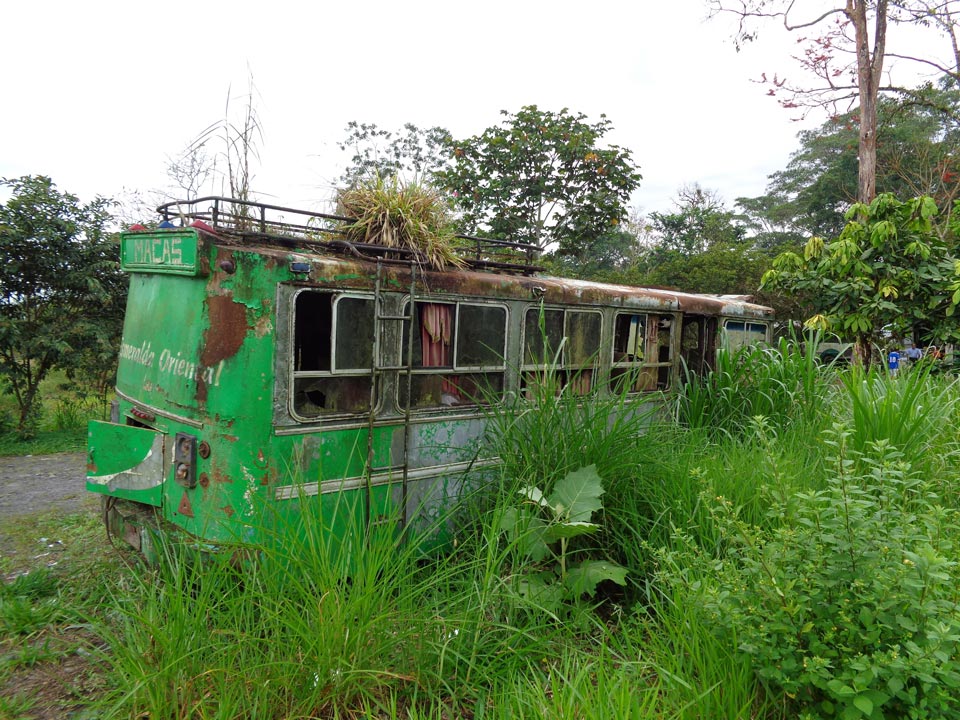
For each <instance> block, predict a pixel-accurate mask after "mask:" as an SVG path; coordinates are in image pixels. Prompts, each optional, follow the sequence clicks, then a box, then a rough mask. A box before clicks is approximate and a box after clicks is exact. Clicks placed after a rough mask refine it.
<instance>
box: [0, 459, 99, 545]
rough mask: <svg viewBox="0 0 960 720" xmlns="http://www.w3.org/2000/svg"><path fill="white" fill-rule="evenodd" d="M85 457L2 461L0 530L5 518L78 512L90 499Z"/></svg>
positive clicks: (0, 462)
mask: <svg viewBox="0 0 960 720" xmlns="http://www.w3.org/2000/svg"><path fill="white" fill-rule="evenodd" d="M85 463H86V455H85V453H82V452H79V453H57V454H54V455H26V456H23V457H0V527H2V522H3V519H4V518H13V517H19V516H23V515H33V514H34V513H38V512H44V511H46V510H61V511H64V512H70V511H75V510H76V509H77V506H78V503H81V502H83V501H84V500H86V499H88V498H87V495H88V493H87V491H86V488H85V485H84V483H85V473H86V468H85Z"/></svg>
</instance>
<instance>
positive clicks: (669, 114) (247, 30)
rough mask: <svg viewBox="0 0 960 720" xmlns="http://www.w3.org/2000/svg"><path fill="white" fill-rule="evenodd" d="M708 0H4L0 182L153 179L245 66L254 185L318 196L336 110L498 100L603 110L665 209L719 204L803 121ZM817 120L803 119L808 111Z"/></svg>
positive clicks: (287, 196)
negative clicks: (697, 202) (255, 140)
mask: <svg viewBox="0 0 960 720" xmlns="http://www.w3.org/2000/svg"><path fill="white" fill-rule="evenodd" d="M705 15H706V5H705V3H704V2H703V0H669V1H667V0H660V1H654V0H632V1H628V0H621V1H618V2H614V1H612V0H592V1H591V2H568V1H567V0H553V1H550V2H540V1H538V0H482V1H480V2H471V3H466V2H457V1H456V0H446V1H436V2H435V1H433V0H407V1H406V2H379V1H376V0H352V2H350V1H348V2H324V1H323V0H321V1H320V2H312V3H309V2H291V1H289V0H273V2H248V1H247V0H234V1H232V2H227V1H223V2H221V1H217V2H211V1H210V0H191V1H186V2H185V1H183V0H166V1H164V2H156V3H146V2H142V1H138V0H125V2H112V1H109V0H86V1H85V2H77V1H76V0H69V1H64V0H47V2H31V1H29V0H8V1H7V2H6V3H4V8H3V12H2V14H0V68H2V74H0V77H2V81H0V88H2V91H0V98H2V103H3V105H2V108H0V177H6V178H11V177H16V176H20V175H25V174H31V175H35V174H45V175H49V176H51V177H52V179H53V180H54V182H56V183H57V185H58V186H59V187H60V189H61V190H64V191H69V192H73V193H75V194H77V195H79V196H80V197H81V198H82V199H84V200H87V199H92V197H93V196H94V195H95V194H101V195H105V196H113V197H116V196H118V195H119V194H120V193H121V192H122V190H123V189H124V188H127V189H137V190H141V191H149V190H153V189H159V188H162V187H165V186H167V185H168V184H169V183H168V180H167V178H166V176H165V168H166V164H167V158H168V156H174V155H176V154H178V153H179V152H180V151H181V150H182V149H183V148H184V146H185V145H186V144H187V143H188V142H189V141H190V140H192V139H193V138H195V137H196V136H197V135H198V134H199V133H200V132H201V131H202V130H203V129H204V128H206V127H208V126H209V125H210V124H212V123H214V122H216V121H218V120H220V119H221V118H222V117H223V114H224V108H225V103H226V99H227V95H228V88H230V87H231V86H232V93H233V95H234V96H235V99H234V100H233V107H234V109H237V110H239V109H240V106H242V104H243V102H244V100H243V98H242V95H243V94H244V93H245V92H246V89H247V77H248V73H252V75H253V79H254V83H255V86H256V89H257V90H258V92H259V96H260V97H259V99H258V101H257V108H258V111H259V113H260V116H261V121H262V124H263V129H264V139H263V143H262V146H261V161H260V164H259V166H258V167H257V168H256V173H255V178H254V183H253V186H254V189H255V190H257V191H259V192H260V193H261V196H260V197H261V199H264V200H267V198H269V201H271V202H276V203H279V204H283V205H289V206H299V207H304V208H318V207H319V206H320V204H321V203H322V202H323V201H325V200H327V199H328V198H329V197H330V195H331V188H332V184H333V181H334V180H335V179H336V177H337V176H338V175H339V174H340V172H341V171H342V166H343V163H344V162H345V160H346V159H347V158H346V155H345V154H343V153H341V152H340V151H339V150H338V149H337V146H336V143H337V141H338V140H342V139H344V137H345V132H344V127H345V126H346V124H347V122H348V121H350V120H357V121H359V122H372V123H376V124H377V125H379V126H380V127H382V128H385V129H399V128H400V127H401V126H402V124H403V123H404V122H413V123H415V124H417V125H420V126H421V127H428V126H433V125H440V126H443V127H446V128H447V129H449V130H450V131H451V132H452V133H453V134H454V136H455V137H464V136H467V135H473V134H477V133H480V132H482V131H483V129H484V128H486V127H488V126H490V125H493V124H496V123H498V122H499V120H500V114H499V111H500V110H501V109H506V110H510V111H516V110H518V109H519V108H520V107H521V106H523V105H528V104H536V105H539V106H540V107H541V108H542V109H548V110H559V109H561V108H564V107H567V108H569V109H570V110H572V111H579V112H583V113H585V114H586V115H587V116H588V119H589V120H590V121H596V120H598V119H599V116H600V114H601V113H605V114H606V115H607V117H608V118H610V119H611V120H612V122H613V124H614V128H615V130H614V131H613V132H612V133H610V135H608V138H609V140H610V141H611V142H615V143H617V144H620V145H622V146H625V147H627V148H629V149H630V150H631V151H632V152H633V158H634V160H635V162H636V163H637V164H638V165H639V166H640V170H641V173H642V174H643V177H644V179H643V181H642V183H641V187H640V189H639V190H638V191H637V192H636V194H635V195H634V198H633V203H634V205H636V206H637V207H639V208H640V209H641V210H642V211H644V212H650V211H654V210H661V211H669V210H670V209H671V208H672V202H671V201H672V198H673V197H674V196H675V195H676V191H677V189H678V188H679V187H680V186H682V185H684V184H689V183H694V182H698V183H700V184H701V185H702V186H703V187H704V188H707V189H711V190H716V191H718V192H719V193H720V195H721V197H722V198H723V199H724V200H725V201H727V203H728V205H730V206H732V203H733V201H734V199H735V198H736V197H739V196H754V195H759V194H761V193H763V192H764V189H765V187H766V178H767V175H769V174H770V173H771V172H774V171H776V170H779V169H782V168H783V167H784V166H785V164H786V162H787V159H788V156H789V154H790V152H791V151H792V150H794V149H795V148H796V147H797V141H796V133H797V132H798V131H799V130H800V129H801V128H800V126H799V125H798V124H797V123H796V122H793V121H792V120H791V117H790V115H789V113H788V111H785V110H783V109H781V108H780V107H779V106H778V105H777V104H776V102H775V101H774V100H773V99H772V98H768V97H766V96H765V88H764V87H762V86H761V85H759V84H756V83H754V82H752V81H751V78H756V77H758V76H759V75H760V72H762V71H765V72H767V73H768V74H772V73H773V72H779V73H780V74H781V75H783V74H784V72H785V71H786V72H789V73H791V74H793V75H796V74H797V72H799V71H798V70H797V69H796V65H795V64H794V63H793V61H791V60H790V59H789V52H790V51H791V50H792V48H793V46H794V42H795V38H793V37H790V36H787V35H786V34H785V33H782V32H776V31H775V29H774V28H771V31H770V32H766V33H763V34H762V36H761V41H762V42H761V43H759V44H758V45H756V46H752V47H749V48H747V49H746V50H745V51H744V52H743V53H740V54H737V53H736V52H735V50H734V48H733V45H732V43H731V42H730V39H729V38H730V26H729V23H728V22H723V21H710V22H706V21H705V20H704V18H705ZM821 120H822V118H815V119H813V120H811V121H810V122H808V124H807V125H808V126H810V125H813V124H817V123H819V122H820V121H821Z"/></svg>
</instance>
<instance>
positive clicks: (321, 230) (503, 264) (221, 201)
mask: <svg viewBox="0 0 960 720" xmlns="http://www.w3.org/2000/svg"><path fill="white" fill-rule="evenodd" d="M157 213H158V214H159V215H160V216H161V217H162V218H163V220H164V221H165V222H171V223H172V222H176V221H178V220H179V222H180V225H181V226H184V227H186V226H188V225H190V224H191V223H192V222H196V221H200V222H202V223H205V224H207V225H208V226H210V227H211V228H212V229H213V230H214V231H215V232H216V233H217V234H220V235H223V236H225V237H231V238H237V239H239V240H240V241H241V242H250V243H254V242H256V243H267V244H280V245H288V246H291V247H304V246H305V247H310V246H319V247H322V248H324V249H326V250H330V251H332V252H339V253H346V254H348V255H353V256H355V257H358V258H362V259H368V260H370V259H377V258H380V259H387V260H395V261H398V262H404V263H407V262H411V261H416V260H419V259H421V258H420V257H419V256H418V255H419V254H418V253H417V252H416V251H415V250H412V249H410V248H391V247H386V246H383V245H374V244H370V243H357V242H353V241H350V240H347V239H346V237H345V236H344V233H343V230H342V228H343V226H344V225H346V224H349V223H352V222H355V220H354V219H353V218H349V217H344V216H342V215H330V214H328V213H321V212H313V211H310V210H298V209H296V208H289V207H283V206H280V205H270V204H268V203H261V202H253V201H250V200H238V199H236V198H228V197H220V196H213V195H210V196H206V197H201V198H194V199H192V200H173V201H171V202H168V203H164V204H163V205H160V206H159V207H158V208H157ZM456 237H457V239H458V240H460V241H461V244H460V245H458V246H455V247H454V248H453V249H454V251H455V252H456V253H457V254H458V255H459V256H460V257H461V258H462V259H463V260H464V261H465V262H466V264H467V266H468V267H470V268H472V269H475V270H491V271H497V272H509V273H517V274H522V275H532V274H533V273H535V272H539V271H541V270H543V268H542V267H538V266H536V265H533V264H531V259H532V258H534V257H536V256H537V253H538V252H539V248H538V247H537V246H536V245H530V244H527V243H521V242H513V241H509V240H497V239H495V238H483V237H476V236H471V235H457V236H456Z"/></svg>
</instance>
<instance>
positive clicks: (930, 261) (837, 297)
mask: <svg viewBox="0 0 960 720" xmlns="http://www.w3.org/2000/svg"><path fill="white" fill-rule="evenodd" d="M936 214H937V206H936V203H934V201H933V200H932V199H931V198H929V197H921V198H916V199H914V200H910V201H907V202H901V201H899V200H897V199H896V198H894V197H893V196H892V195H879V196H878V197H877V198H876V199H875V200H874V201H873V202H872V203H870V205H869V206H867V205H860V204H857V205H854V206H853V207H852V208H851V209H850V210H849V211H848V212H847V215H846V218H847V221H848V222H847V225H846V227H845V228H844V229H843V232H841V233H840V236H839V237H838V238H837V239H836V240H833V241H830V242H826V241H824V240H823V239H822V238H818V237H814V238H812V239H811V240H809V241H808V242H807V244H806V247H805V248H804V251H803V255H802V256H801V255H800V254H798V253H795V252H792V251H791V252H786V253H783V254H782V255H780V256H779V257H778V258H777V259H776V260H775V261H774V264H773V269H771V270H769V271H768V272H767V273H766V274H765V275H764V279H763V281H764V284H765V285H770V286H774V287H779V288H781V289H784V290H787V291H790V292H794V293H800V294H802V295H803V296H804V297H805V298H807V299H808V301H809V303H810V305H811V306H812V307H813V309H814V312H815V315H814V316H813V317H812V318H810V319H809V320H808V324H809V325H810V326H812V327H817V328H818V329H821V330H831V331H833V332H837V333H842V334H844V335H847V336H849V337H852V338H855V339H856V343H857V345H856V350H857V357H858V359H859V361H860V362H861V363H863V364H869V362H870V360H871V350H872V346H873V343H874V342H877V341H879V339H880V332H881V330H882V329H884V328H888V329H890V330H893V331H896V332H897V333H898V334H901V333H904V332H906V333H907V334H910V335H919V333H915V332H914V330H915V329H916V328H920V327H922V328H924V336H925V337H923V339H924V340H928V341H929V340H933V341H935V342H937V343H943V342H949V341H953V340H955V339H957V338H958V337H960V331H958V326H957V323H956V319H955V318H954V312H955V309H956V306H957V303H958V302H960V264H958V262H957V258H956V256H955V255H954V253H953V252H952V251H951V249H950V247H949V246H948V245H947V244H946V243H945V242H944V240H943V239H942V238H941V237H940V235H938V234H937V233H935V232H934V231H933V218H934V217H935V216H936ZM920 339H921V338H920V337H917V340H918V342H919V341H920Z"/></svg>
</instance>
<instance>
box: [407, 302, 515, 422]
mask: <svg viewBox="0 0 960 720" xmlns="http://www.w3.org/2000/svg"><path fill="white" fill-rule="evenodd" d="M403 335H404V336H403V347H402V351H401V357H406V354H407V348H408V347H409V345H408V343H409V341H410V336H409V323H405V327H404V333H403ZM506 338H507V310H506V308H505V307H503V306H502V305H486V304H479V303H468V302H417V303H416V304H415V306H414V312H413V347H412V357H411V372H412V377H411V379H410V396H409V404H410V407H412V408H431V407H435V408H442V407H457V406H464V405H477V404H485V403H488V402H490V401H491V400H492V399H493V398H499V397H500V396H501V395H502V394H503V373H504V367H505V364H504V353H505V352H506ZM398 401H399V403H400V407H406V405H407V383H406V378H405V377H404V375H403V373H402V372H401V374H400V381H399V397H398Z"/></svg>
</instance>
